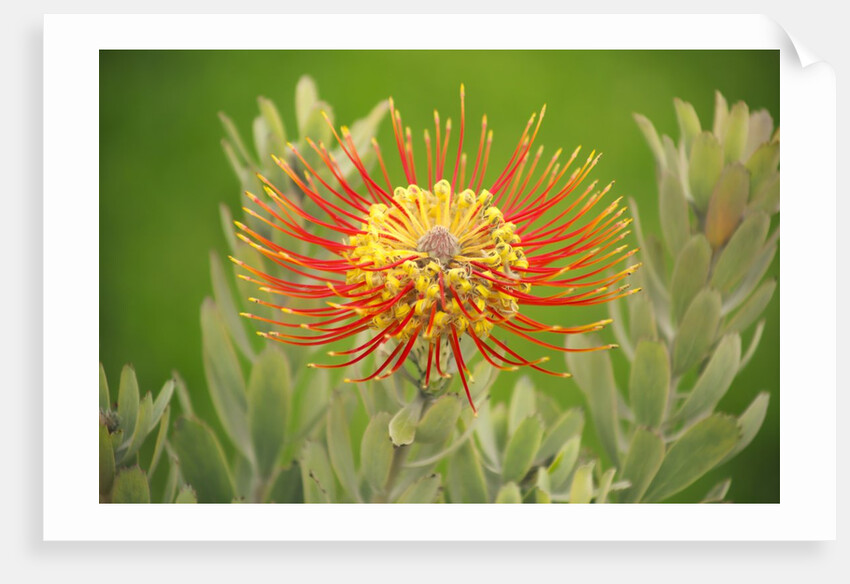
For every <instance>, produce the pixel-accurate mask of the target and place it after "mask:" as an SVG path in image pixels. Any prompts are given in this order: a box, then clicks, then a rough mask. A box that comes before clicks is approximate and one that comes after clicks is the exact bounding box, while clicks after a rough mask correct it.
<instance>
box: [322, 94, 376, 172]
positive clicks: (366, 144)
mask: <svg viewBox="0 0 850 584" xmlns="http://www.w3.org/2000/svg"><path fill="white" fill-rule="evenodd" d="M388 110H389V104H388V103H387V102H386V101H381V102H378V104H377V105H376V106H375V107H374V108H372V111H370V112H369V113H368V114H367V115H366V117H364V118H361V119H359V120H357V121H356V122H354V123H353V124H351V140H352V142H354V148H355V150H356V152H357V154H358V156H360V161H361V162H362V163H363V166H365V167H366V168H367V169H368V168H369V167H370V166H372V164H373V163H374V161H375V159H376V158H377V155H376V154H375V151H374V150H373V149H372V147H371V141H372V138H373V137H375V135H376V134H377V133H378V127H379V126H380V125H381V121H382V120H383V119H384V116H385V115H386V114H387V111H388ZM334 158H336V160H337V162H338V163H339V170H340V172H341V173H342V175H343V176H344V177H346V178H350V179H357V176H351V175H357V174H359V173H357V169H356V168H355V166H354V163H352V162H351V160H350V159H349V158H348V156H346V155H345V153H344V152H343V151H342V149H341V148H337V149H335V150H334Z"/></svg>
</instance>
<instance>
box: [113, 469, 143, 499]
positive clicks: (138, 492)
mask: <svg viewBox="0 0 850 584" xmlns="http://www.w3.org/2000/svg"><path fill="white" fill-rule="evenodd" d="M112 502H113V503H150V502H151V491H150V487H149V486H148V479H147V477H146V476H145V473H144V471H143V470H142V469H141V468H139V467H138V466H133V467H131V468H124V469H121V470H119V471H118V474H117V475H116V476H115V484H114V485H112Z"/></svg>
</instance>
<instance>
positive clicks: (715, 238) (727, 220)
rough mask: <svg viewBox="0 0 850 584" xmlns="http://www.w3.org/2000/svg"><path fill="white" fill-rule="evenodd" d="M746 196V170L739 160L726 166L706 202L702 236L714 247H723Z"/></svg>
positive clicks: (747, 187) (748, 182)
mask: <svg viewBox="0 0 850 584" xmlns="http://www.w3.org/2000/svg"><path fill="white" fill-rule="evenodd" d="M749 196H750V173H749V171H748V170H747V169H746V168H745V167H744V165H742V164H741V163H740V162H735V163H733V164H731V165H729V166H727V167H726V169H725V170H724V171H723V174H721V175H720V179H719V180H718V181H717V185H716V186H715V187H714V191H713V192H712V194H711V200H710V201H709V203H708V213H707V215H706V218H705V235H706V237H707V238H708V241H709V243H710V244H711V246H712V247H713V248H714V249H717V248H719V247H721V246H723V245H724V244H725V243H726V242H727V241H728V240H729V237H731V235H732V233H734V232H735V229H736V228H737V227H738V224H739V223H740V222H741V216H742V215H743V213H744V209H746V207H747V199H749Z"/></svg>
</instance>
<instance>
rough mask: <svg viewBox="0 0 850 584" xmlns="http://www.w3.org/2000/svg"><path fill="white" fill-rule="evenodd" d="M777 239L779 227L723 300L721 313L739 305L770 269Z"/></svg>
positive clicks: (727, 312)
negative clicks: (739, 281)
mask: <svg viewBox="0 0 850 584" xmlns="http://www.w3.org/2000/svg"><path fill="white" fill-rule="evenodd" d="M778 241H779V229H776V230H775V231H774V232H773V233H772V234H771V236H770V238H768V240H767V243H765V244H764V247H763V248H762V249H761V251H760V252H759V253H758V254H757V255H756V259H755V260H754V261H753V263H752V265H750V269H749V270H748V271H747V274H746V275H745V276H744V278H743V279H742V280H741V283H740V284H738V285H737V286H736V287H735V289H734V290H733V291H732V293H731V294H729V295H728V297H726V299H725V300H724V302H723V314H729V313H730V312H732V311H733V310H735V309H736V308H737V307H738V306H740V305H741V303H742V302H744V300H746V299H747V298H749V296H750V294H752V293H753V291H754V290H755V289H756V286H758V285H759V284H760V283H761V281H762V278H763V277H764V275H765V274H766V273H767V270H768V269H770V266H771V264H772V262H773V259H774V257H775V256H776V251H777V248H778V246H777V242H778Z"/></svg>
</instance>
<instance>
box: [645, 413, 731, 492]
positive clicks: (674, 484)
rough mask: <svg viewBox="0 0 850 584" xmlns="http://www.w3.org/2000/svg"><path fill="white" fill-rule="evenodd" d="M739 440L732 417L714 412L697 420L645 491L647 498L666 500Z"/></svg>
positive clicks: (714, 463) (709, 468)
mask: <svg viewBox="0 0 850 584" xmlns="http://www.w3.org/2000/svg"><path fill="white" fill-rule="evenodd" d="M737 441H738V424H737V423H736V420H735V419H734V418H732V417H731V416H727V415H725V414H714V415H712V416H709V417H708V418H705V419H703V420H701V421H699V422H697V423H696V424H695V425H694V426H693V427H691V428H690V429H689V430H688V431H687V432H685V434H684V435H683V436H682V437H681V438H679V439H678V440H676V442H674V443H673V445H672V446H671V447H670V450H669V451H668V452H667V456H665V457H664V461H663V462H662V463H661V468H659V469H658V473H657V474H656V475H655V479H654V480H653V481H652V484H651V485H650V487H649V490H648V491H647V493H646V497H645V499H646V500H647V501H663V500H664V499H667V498H668V497H671V496H672V495H675V494H676V493H678V492H679V491H681V490H682V489H684V488H685V487H687V486H689V485H690V484H691V483H693V482H694V481H696V480H697V479H698V478H700V477H701V476H703V475H704V474H705V473H707V472H708V471H709V470H711V469H712V468H714V467H715V466H716V465H717V464H718V463H719V462H720V461H721V460H723V457H724V456H726V454H728V453H729V451H731V450H732V448H733V447H734V446H735V443H736V442H737Z"/></svg>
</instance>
